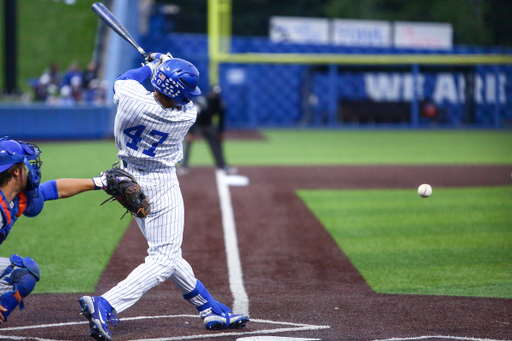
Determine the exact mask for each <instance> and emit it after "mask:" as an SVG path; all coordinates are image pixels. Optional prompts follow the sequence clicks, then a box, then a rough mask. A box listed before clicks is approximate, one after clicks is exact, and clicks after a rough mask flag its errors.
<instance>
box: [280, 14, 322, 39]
mask: <svg viewBox="0 0 512 341" xmlns="http://www.w3.org/2000/svg"><path fill="white" fill-rule="evenodd" d="M270 40H272V41H273V42H276V43H283V42H286V43H295V44H329V20H328V19H323V18H299V17H272V18H270Z"/></svg>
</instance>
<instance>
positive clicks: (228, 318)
mask: <svg viewBox="0 0 512 341" xmlns="http://www.w3.org/2000/svg"><path fill="white" fill-rule="evenodd" d="M200 315H201V318H202V319H203V321H204V326H205V327H206V329H208V330H221V329H238V328H243V327H245V324H246V323H247V322H249V317H248V316H245V315H236V314H232V313H230V312H229V313H222V315H219V314H217V313H216V312H214V311H212V310H211V309H207V310H204V311H202V312H201V313H200Z"/></svg>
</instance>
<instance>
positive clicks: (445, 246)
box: [299, 186, 512, 298]
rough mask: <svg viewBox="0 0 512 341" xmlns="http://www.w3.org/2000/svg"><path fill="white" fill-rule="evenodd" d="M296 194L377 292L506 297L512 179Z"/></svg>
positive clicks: (511, 260)
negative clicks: (428, 188)
mask: <svg viewBox="0 0 512 341" xmlns="http://www.w3.org/2000/svg"><path fill="white" fill-rule="evenodd" d="M299 195H300V197H301V198H302V199H303V200H304V201H305V202H306V204H307V205H308V207H309V208H310V209H311V211H313V212H314V214H315V215H316V216H317V217H318V219H319V220H320V221H321V222H322V224H323V225H324V226H325V227H326V229H327V230H328V231H329V233H330V234H331V235H332V236H333V238H334V239H335V241H336V242H337V243H338V244H339V245H340V247H341V248H342V249H343V251H344V252H345V253H346V254H347V256H348V257H349V258H350V260H351V261H352V263H353V264H354V265H355V266H356V267H357V269H358V270H359V271H360V272H361V274H362V275H363V276H364V278H365V279H366V281H367V282H368V283H369V285H370V286H371V287H372V288H373V289H374V290H375V291H376V292H378V293H388V294H422V295H462V296H485V297H504V298H512V226H511V222H512V186H501V187H484V188H454V189H445V188H442V189H435V190H434V194H433V195H432V196H431V197H430V198H428V199H423V198H420V197H419V196H418V195H417V193H416V192H415V191H414V190H336V191H335V190H301V191H299Z"/></svg>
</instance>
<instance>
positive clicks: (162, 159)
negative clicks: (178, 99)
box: [102, 80, 197, 313]
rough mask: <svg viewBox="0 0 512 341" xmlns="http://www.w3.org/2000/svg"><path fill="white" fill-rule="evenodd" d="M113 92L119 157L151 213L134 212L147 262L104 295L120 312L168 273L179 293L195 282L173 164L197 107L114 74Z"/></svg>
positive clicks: (189, 288)
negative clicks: (185, 254) (170, 102)
mask: <svg viewBox="0 0 512 341" xmlns="http://www.w3.org/2000/svg"><path fill="white" fill-rule="evenodd" d="M114 92H115V94H114V103H115V104H116V105H117V107H118V109H117V114H116V118H115V125H114V135H115V140H116V144H117V148H118V151H119V153H118V157H119V159H120V160H121V163H122V167H123V168H124V169H126V170H127V171H128V172H130V173H131V174H132V175H133V176H134V177H135V178H136V179H137V181H138V182H139V184H140V186H141V188H142V190H143V191H144V193H145V194H146V195H147V196H148V197H149V199H150V202H151V213H150V215H149V216H148V217H147V218H143V219H141V218H135V219H136V221H137V224H138V225H139V228H140V230H141V231H142V234H143V235H144V237H145V238H146V240H147V242H148V246H149V248H148V256H147V257H146V259H145V262H144V263H143V264H141V265H139V266H138V267H137V268H135V269H134V270H133V271H132V273H131V274H130V275H129V276H128V277H127V278H126V279H125V280H123V281H121V282H120V283H119V284H117V286H115V287H114V288H112V289H110V290H109V291H108V292H107V293H105V294H104V295H102V296H103V298H105V299H106V300H107V301H108V302H109V303H110V305H111V306H112V308H114V309H115V311H116V312H117V313H120V312H122V311H124V310H126V309H127V308H129V307H130V306H132V305H133V304H135V302H137V301H138V300H139V299H140V298H141V297H142V295H144V293H146V292H147V291H148V290H149V289H151V288H152V287H154V286H156V285H158V284H159V283H161V282H163V281H165V280H166V279H167V278H170V279H171V280H172V281H173V282H174V283H175V285H176V286H177V287H178V288H179V289H180V290H181V292H182V293H183V294H187V293H189V292H191V291H192V290H193V289H194V287H195V285H196V278H195V276H194V272H193V270H192V267H191V266H190V264H189V263H188V262H187V261H186V260H185V259H183V258H182V252H181V244H182V240H183V228H184V218H185V209H184V204H183V197H182V195H181V190H180V187H179V183H178V179H177V176H176V170H175V167H174V165H175V164H176V163H177V162H178V161H180V160H181V158H182V156H183V153H182V142H183V139H184V137H185V135H186V133H187V131H188V130H189V128H190V126H191V125H192V124H193V123H194V122H195V120H196V116H197V111H196V109H195V106H194V104H192V102H191V103H189V104H187V105H185V106H183V107H182V108H181V109H179V110H178V109H172V108H168V109H166V108H164V107H162V106H161V104H160V103H159V102H158V101H157V100H156V99H155V97H154V95H153V93H151V92H149V91H147V90H146V89H145V88H144V87H143V86H142V85H141V84H140V83H139V82H137V81H136V80H117V81H116V82H115V84H114Z"/></svg>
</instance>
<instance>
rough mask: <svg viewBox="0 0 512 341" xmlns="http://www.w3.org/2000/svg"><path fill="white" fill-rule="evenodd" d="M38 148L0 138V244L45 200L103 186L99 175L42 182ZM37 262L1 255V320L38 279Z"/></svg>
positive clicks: (16, 305)
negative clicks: (20, 218) (16, 225)
mask: <svg viewBox="0 0 512 341" xmlns="http://www.w3.org/2000/svg"><path fill="white" fill-rule="evenodd" d="M39 154H40V150H39V148H38V147H37V146H36V145H35V144H31V143H28V142H24V141H19V140H14V139H10V138H7V137H5V138H1V139H0V244H1V243H3V241H4V240H5V239H6V238H7V236H8V235H9V233H10V232H11V229H12V227H13V225H14V223H15V222H16V221H17V219H18V218H19V217H20V216H21V215H22V214H23V215H25V216H27V217H35V216H37V215H38V214H39V213H40V212H41V211H42V209H43V206H44V202H45V201H46V200H54V199H62V198H68V197H71V196H74V195H76V194H79V193H82V192H85V191H89V190H94V189H102V185H101V179H100V177H96V178H93V179H92V181H91V179H58V180H50V181H47V182H44V183H42V184H40V182H41V165H42V162H41V160H40V158H39ZM39 278H40V274H39V265H38V264H37V263H36V262H35V261H34V260H33V259H32V258H30V257H21V256H18V255H16V254H13V255H11V256H10V257H9V258H5V257H1V258H0V323H1V322H2V321H7V317H8V316H9V315H10V314H11V313H12V312H13V310H14V309H16V307H18V305H19V306H20V309H24V305H23V299H24V298H25V297H27V296H28V295H29V294H30V293H31V292H32V290H33V289H34V287H35V286H36V283H37V282H38V281H39Z"/></svg>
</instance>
